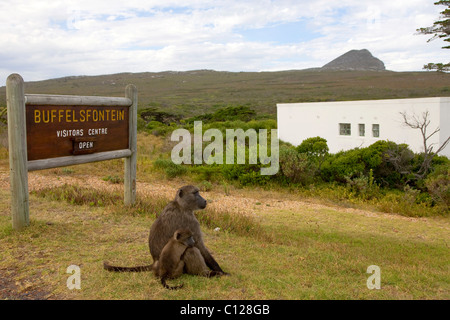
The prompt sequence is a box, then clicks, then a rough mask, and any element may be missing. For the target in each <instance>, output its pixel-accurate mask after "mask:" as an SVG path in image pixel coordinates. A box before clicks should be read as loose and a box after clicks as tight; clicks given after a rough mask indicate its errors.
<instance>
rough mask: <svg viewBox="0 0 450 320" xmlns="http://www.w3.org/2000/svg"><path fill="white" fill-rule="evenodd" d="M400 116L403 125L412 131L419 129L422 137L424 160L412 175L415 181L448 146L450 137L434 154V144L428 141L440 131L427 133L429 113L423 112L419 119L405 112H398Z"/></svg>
mask: <svg viewBox="0 0 450 320" xmlns="http://www.w3.org/2000/svg"><path fill="white" fill-rule="evenodd" d="M400 114H401V115H402V117H403V123H404V124H405V125H406V126H408V127H410V128H412V129H419V130H420V133H421V135H422V141H423V150H424V159H423V162H422V164H421V166H420V168H419V170H418V171H417V172H416V173H414V176H415V177H416V178H417V179H423V178H424V177H425V176H426V175H427V173H428V171H429V170H430V167H431V161H432V160H433V158H434V156H435V155H436V154H438V153H439V152H441V151H442V150H444V148H445V147H446V146H447V145H448V143H449V142H450V137H448V138H447V139H446V140H445V141H444V143H443V144H442V145H441V146H440V147H439V148H438V149H437V150H436V151H435V152H434V151H433V149H434V146H435V143H430V142H429V140H430V138H431V137H432V136H434V135H435V134H436V133H438V132H439V131H440V130H441V129H440V128H439V127H437V128H436V129H434V130H433V131H432V132H431V133H430V132H429V131H428V130H429V129H430V128H429V126H430V122H431V120H430V113H429V111H428V110H427V111H425V112H423V113H422V115H421V117H420V116H416V115H412V116H409V115H408V114H407V113H406V112H400ZM430 130H431V129H430Z"/></svg>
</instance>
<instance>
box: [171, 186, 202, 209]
mask: <svg viewBox="0 0 450 320" xmlns="http://www.w3.org/2000/svg"><path fill="white" fill-rule="evenodd" d="M177 199H178V202H179V203H180V205H181V206H182V207H183V208H185V209H189V210H198V209H205V208H206V200H205V199H204V198H203V197H202V196H201V195H200V191H199V189H198V188H197V187H194V186H185V187H182V188H181V189H180V190H178V194H177Z"/></svg>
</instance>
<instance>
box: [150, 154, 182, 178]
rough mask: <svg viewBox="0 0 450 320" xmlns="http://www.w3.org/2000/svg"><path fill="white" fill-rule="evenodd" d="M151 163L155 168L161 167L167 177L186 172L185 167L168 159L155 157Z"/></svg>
mask: <svg viewBox="0 0 450 320" xmlns="http://www.w3.org/2000/svg"><path fill="white" fill-rule="evenodd" d="M153 165H154V166H155V168H157V169H162V170H163V171H164V172H165V173H166V176H167V178H169V179H172V178H175V177H178V176H181V175H183V174H185V173H186V172H187V169H186V167H184V166H182V165H180V164H175V163H173V162H172V160H170V159H157V160H155V162H154V163H153Z"/></svg>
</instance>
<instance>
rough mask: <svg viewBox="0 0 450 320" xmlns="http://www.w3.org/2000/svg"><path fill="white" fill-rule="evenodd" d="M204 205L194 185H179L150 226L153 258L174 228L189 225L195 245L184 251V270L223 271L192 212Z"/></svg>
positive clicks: (140, 268) (130, 269) (150, 267)
mask: <svg viewBox="0 0 450 320" xmlns="http://www.w3.org/2000/svg"><path fill="white" fill-rule="evenodd" d="M205 207H206V200H205V199H203V198H202V196H200V193H199V189H198V188H197V187H194V186H191V185H189V186H184V187H181V188H180V189H179V190H178V191H177V194H176V196H175V199H174V200H173V201H171V202H169V203H168V204H167V206H166V207H165V208H164V210H163V211H162V212H161V214H160V215H159V216H158V218H157V219H156V221H155V222H154V223H153V225H152V226H151V228H150V235H149V239H148V244H149V249H150V254H151V255H152V258H153V261H155V262H156V261H158V260H159V258H160V255H161V253H162V250H163V248H164V246H165V245H166V244H167V243H168V241H169V240H170V239H171V238H172V237H173V235H174V233H175V231H176V230H178V229H189V230H190V231H191V232H192V234H193V237H194V240H195V245H194V247H192V248H188V249H187V250H186V251H185V253H184V256H183V261H184V264H185V265H184V272H186V273H188V274H194V275H201V276H206V277H212V276H217V275H222V274H226V273H225V272H223V270H222V269H221V268H220V266H219V264H218V263H217V262H216V260H214V258H213V256H212V255H211V253H210V252H209V251H208V249H207V248H206V246H205V244H204V242H203V237H202V233H201V230H200V223H199V222H198V220H197V218H196V217H195V215H194V211H195V210H200V209H204V208H205ZM154 264H155V263H154ZM154 264H151V265H146V266H138V267H118V266H111V265H109V264H108V263H107V262H104V268H105V269H106V270H109V271H122V272H140V271H151V270H154Z"/></svg>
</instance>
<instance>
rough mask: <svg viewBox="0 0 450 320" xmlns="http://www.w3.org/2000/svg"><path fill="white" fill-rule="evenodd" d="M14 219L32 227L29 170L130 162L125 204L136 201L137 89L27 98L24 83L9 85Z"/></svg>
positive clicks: (13, 78) (15, 80) (14, 80)
mask: <svg viewBox="0 0 450 320" xmlns="http://www.w3.org/2000/svg"><path fill="white" fill-rule="evenodd" d="M6 97H7V108H8V139H9V165H10V183H11V215H12V223H13V227H14V229H20V228H22V227H24V226H27V225H29V205H28V171H33V170H42V169H49V168H55V167H62V166H69V165H75V164H82V163H88V162H95V161H103V160H111V159H118V158H125V170H124V171H125V177H124V188H125V190H124V202H125V204H126V205H132V204H134V202H135V200H136V150H137V89H136V87H135V86H134V85H128V86H127V87H126V89H125V97H124V98H115V97H93V96H63V95H42V94H25V93H24V81H23V79H22V77H21V76H20V75H18V74H12V75H10V76H9V77H8V79H7V82H6Z"/></svg>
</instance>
